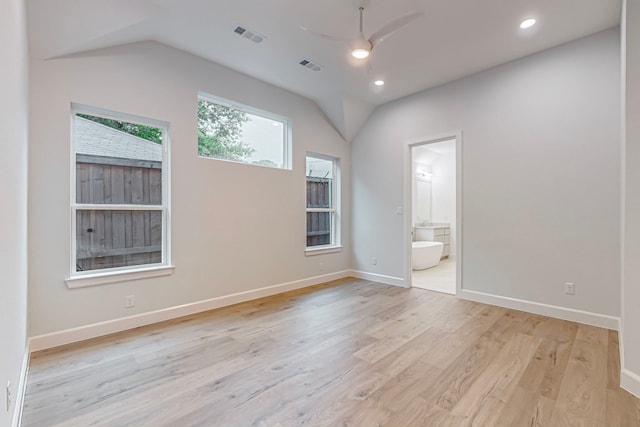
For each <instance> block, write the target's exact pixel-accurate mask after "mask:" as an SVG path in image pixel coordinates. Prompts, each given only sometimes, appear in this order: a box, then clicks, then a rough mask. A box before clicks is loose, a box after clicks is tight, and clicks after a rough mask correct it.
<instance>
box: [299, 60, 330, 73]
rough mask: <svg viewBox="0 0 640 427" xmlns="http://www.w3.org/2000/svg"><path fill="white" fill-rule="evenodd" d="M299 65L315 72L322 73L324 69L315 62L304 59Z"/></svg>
mask: <svg viewBox="0 0 640 427" xmlns="http://www.w3.org/2000/svg"><path fill="white" fill-rule="evenodd" d="M298 64H300V65H302V66H303V67H305V68H308V69H310V70H313V71H322V69H323V68H324V67H323V66H322V65H318V64H314V63H313V62H311V61H309V60H308V59H303V60H302V61H300V62H299V63H298Z"/></svg>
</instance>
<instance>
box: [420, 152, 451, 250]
mask: <svg viewBox="0 0 640 427" xmlns="http://www.w3.org/2000/svg"><path fill="white" fill-rule="evenodd" d="M426 147H428V148H430V149H434V150H439V152H440V153H441V157H440V158H439V159H438V160H437V161H436V162H434V164H433V178H432V180H433V211H432V213H433V220H432V221H433V222H446V223H449V225H450V239H451V242H450V245H451V246H450V254H451V255H454V256H455V254H456V150H455V147H456V142H455V140H454V141H442V142H436V143H433V144H429V145H427V146H426ZM440 148H442V149H440Z"/></svg>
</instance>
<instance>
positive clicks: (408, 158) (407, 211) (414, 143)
mask: <svg viewBox="0 0 640 427" xmlns="http://www.w3.org/2000/svg"><path fill="white" fill-rule="evenodd" d="M451 139H455V141H456V219H455V224H456V241H455V242H456V255H455V259H456V295H457V296H459V295H461V291H462V289H463V286H462V283H463V282H462V264H463V243H462V178H463V177H462V131H461V130H455V131H451V132H444V133H441V134H438V135H432V136H428V137H419V138H411V139H409V140H407V141H405V143H404V185H403V187H404V188H403V194H404V207H403V209H404V228H403V230H404V233H403V243H404V257H403V258H404V271H405V274H404V282H405V284H406V287H408V288H410V287H412V283H411V242H412V241H413V239H412V235H411V231H412V228H413V224H412V222H413V197H412V191H411V188H412V187H411V185H412V180H413V151H412V149H413V147H418V146H421V145H428V144H433V143H435V142H442V141H448V140H451Z"/></svg>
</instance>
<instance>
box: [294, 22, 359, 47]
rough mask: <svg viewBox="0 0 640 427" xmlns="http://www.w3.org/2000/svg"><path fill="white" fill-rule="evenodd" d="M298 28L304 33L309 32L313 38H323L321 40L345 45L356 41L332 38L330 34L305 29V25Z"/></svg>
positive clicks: (345, 38) (346, 38)
mask: <svg viewBox="0 0 640 427" xmlns="http://www.w3.org/2000/svg"><path fill="white" fill-rule="evenodd" d="M298 27H299V28H300V29H301V30H302V31H304V32H307V33H309V34H311V35H312V36H314V37H318V38H321V39H325V40H331V41H334V42H345V43H351V42H353V41H354V39H352V38H348V37H336V36H332V35H329V34H324V33H318V32H316V31H313V30H310V29H309V28H307V27H305V26H304V25H300V24H298Z"/></svg>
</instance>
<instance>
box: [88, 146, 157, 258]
mask: <svg viewBox="0 0 640 427" xmlns="http://www.w3.org/2000/svg"><path fill="white" fill-rule="evenodd" d="M88 157H99V156H81V155H78V157H77V159H78V160H81V159H84V160H87V159H86V158H88ZM120 160H124V161H122V162H120ZM97 162H98V163H95V164H88V163H81V162H77V163H76V194H77V197H76V200H77V202H78V203H95V204H104V203H107V204H128V203H136V204H147V205H149V204H152V205H158V204H161V203H162V170H161V169H160V168H159V165H161V163H160V162H138V163H136V162H135V161H133V162H132V161H131V160H130V159H115V158H98V159H97ZM136 165H138V166H136ZM145 166H151V167H145ZM76 218H77V219H76V234H77V240H76V247H77V251H76V258H77V269H78V270H90V269H102V268H109V267H122V266H128V265H140V264H148V263H159V262H161V261H162V212H161V211H109V210H105V211H100V210H95V211H90V210H89V211H82V210H79V211H78V212H77V216H76Z"/></svg>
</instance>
